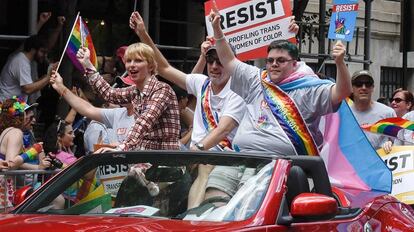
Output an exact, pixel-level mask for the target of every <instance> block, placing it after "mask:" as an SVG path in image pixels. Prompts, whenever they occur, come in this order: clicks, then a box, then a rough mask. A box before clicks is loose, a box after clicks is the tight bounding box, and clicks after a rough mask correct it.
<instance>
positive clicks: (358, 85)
mask: <svg viewBox="0 0 414 232" xmlns="http://www.w3.org/2000/svg"><path fill="white" fill-rule="evenodd" d="M352 85H353V86H355V87H358V88H361V87H362V86H363V85H365V87H367V88H371V87H372V86H373V85H374V83H372V82H370V81H356V82H354V83H352Z"/></svg>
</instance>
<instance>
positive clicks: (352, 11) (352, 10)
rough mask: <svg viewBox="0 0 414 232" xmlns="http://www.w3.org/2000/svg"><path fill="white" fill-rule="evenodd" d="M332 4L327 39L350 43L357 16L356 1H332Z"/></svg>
mask: <svg viewBox="0 0 414 232" xmlns="http://www.w3.org/2000/svg"><path fill="white" fill-rule="evenodd" d="M333 4H334V5H333V7H332V16H331V23H330V25H329V33H328V38H329V39H339V40H344V41H351V40H352V38H353V36H354V28H355V22H356V17H357V15H358V0H334V1H333Z"/></svg>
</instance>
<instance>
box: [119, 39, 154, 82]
mask: <svg viewBox="0 0 414 232" xmlns="http://www.w3.org/2000/svg"><path fill="white" fill-rule="evenodd" d="M135 58H141V59H144V60H145V61H147V63H148V66H149V67H152V71H151V75H155V74H157V62H155V53H154V50H153V49H152V48H151V47H150V46H148V45H146V44H144V43H134V44H131V45H129V46H128V48H127V49H126V51H125V54H124V59H125V60H127V59H135Z"/></svg>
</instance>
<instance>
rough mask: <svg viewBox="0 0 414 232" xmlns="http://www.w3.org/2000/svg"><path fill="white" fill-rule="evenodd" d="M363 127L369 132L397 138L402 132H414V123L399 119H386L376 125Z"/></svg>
mask: <svg viewBox="0 0 414 232" xmlns="http://www.w3.org/2000/svg"><path fill="white" fill-rule="evenodd" d="M361 127H362V129H364V130H366V131H369V132H373V133H378V134H384V135H388V136H392V137H397V135H398V132H399V131H400V130H411V131H414V122H412V121H409V120H407V119H403V118H399V117H395V118H384V119H381V120H379V121H378V122H376V123H374V124H370V125H364V126H361Z"/></svg>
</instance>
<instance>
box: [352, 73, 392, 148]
mask: <svg viewBox="0 0 414 232" xmlns="http://www.w3.org/2000/svg"><path fill="white" fill-rule="evenodd" d="M351 79H352V98H353V101H354V103H353V104H352V105H351V110H352V113H353V114H354V115H355V118H356V120H357V121H358V123H359V125H360V126H363V125H366V124H372V123H375V122H377V121H378V120H381V119H384V118H391V117H396V114H395V111H394V110H393V109H392V108H390V107H388V106H386V105H384V104H381V103H378V102H376V101H373V100H372V99H371V98H372V93H373V92H374V78H372V74H371V73H370V72H369V71H367V70H361V71H357V72H355V73H354V74H353V75H352V78H351ZM364 132H365V134H366V135H367V137H368V140H369V141H370V143H371V145H372V146H373V147H374V148H375V149H379V148H381V146H382V145H383V144H384V143H385V142H386V141H388V138H387V137H385V136H384V135H379V134H374V133H371V132H368V131H364Z"/></svg>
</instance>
